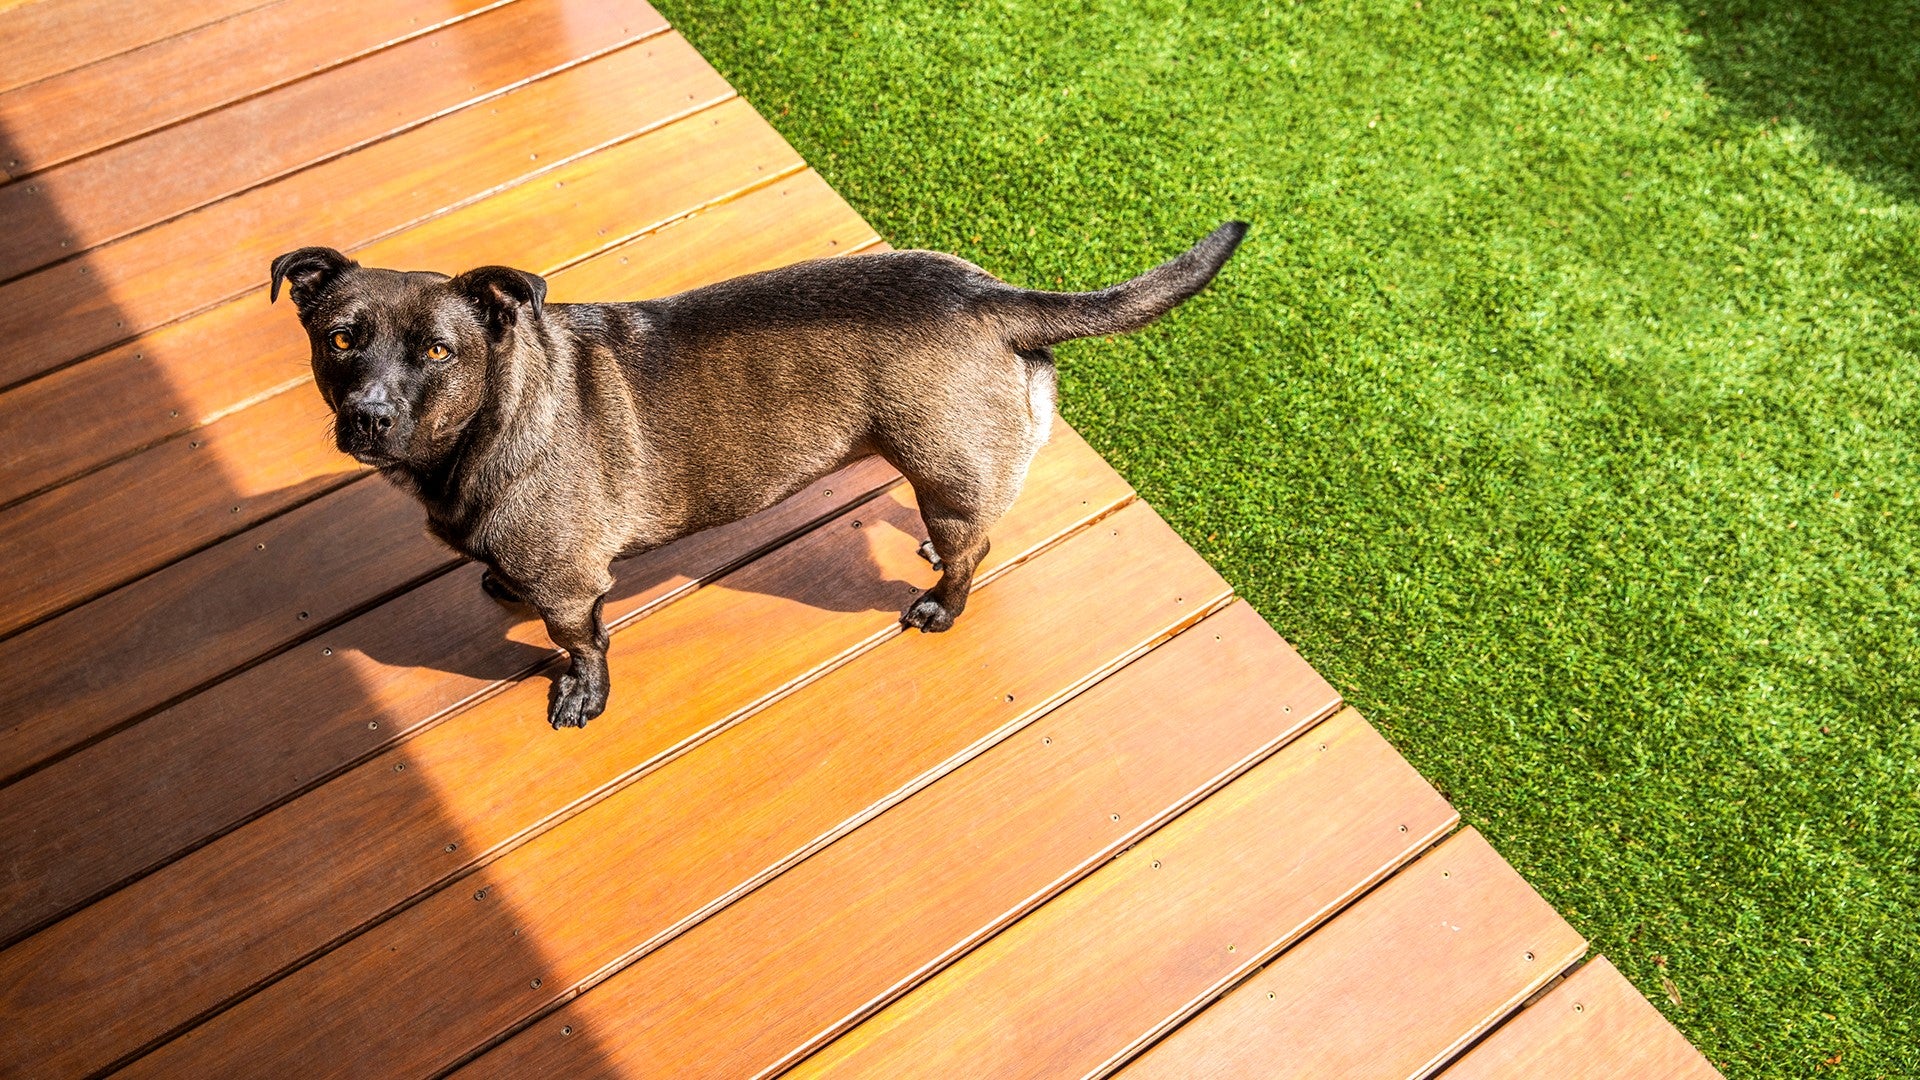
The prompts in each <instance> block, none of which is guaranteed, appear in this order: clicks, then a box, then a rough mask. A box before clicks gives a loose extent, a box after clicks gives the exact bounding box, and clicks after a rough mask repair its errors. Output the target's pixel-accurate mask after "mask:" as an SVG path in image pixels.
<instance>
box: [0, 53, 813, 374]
mask: <svg viewBox="0 0 1920 1080" xmlns="http://www.w3.org/2000/svg"><path fill="white" fill-rule="evenodd" d="M732 94H733V91H732V90H731V89H729V88H728V86H727V84H726V82H725V81H724V80H722V79H721V78H720V76H719V75H718V74H716V73H715V72H714V71H713V69H712V68H711V67H709V66H707V63H706V61H704V60H702V59H700V56H699V54H697V53H695V52H694V51H693V49H692V48H691V47H689V46H688V45H687V44H686V42H685V41H684V40H682V39H681V38H680V37H679V36H678V35H676V34H672V33H668V34H663V35H660V36H658V37H654V38H649V39H647V40H646V41H643V42H641V43H639V44H636V45H630V46H628V47H627V48H624V49H620V50H618V51H616V52H614V53H611V54H609V55H607V56H603V57H600V58H599V59H597V60H593V61H590V62H588V63H585V64H581V65H579V66H578V67H572V68H568V69H567V70H565V71H562V72H559V73H557V74H554V75H550V76H548V77H546V78H544V79H538V80H535V81H534V82H532V83H529V84H527V85H525V86H522V87H519V88H518V89H515V90H513V91H511V92H509V93H506V94H503V95H501V96H500V97H498V98H494V99H492V100H489V101H487V102H483V103H481V104H479V105H474V106H470V107H468V108H465V109H461V110H459V111H458V112H454V113H449V114H448V115H446V116H442V117H440V118H438V119H436V120H433V121H431V122H429V123H426V124H423V125H421V126H419V127H417V128H414V129H412V130H410V131H406V132H402V133H401V134H399V135H396V136H394V137H393V138H390V139H386V140H383V141H381V142H377V143H374V144H373V145H371V146H368V147H365V148H363V149H360V150H356V151H354V152H353V153H350V154H346V155H344V156H342V157H337V158H333V159H331V160H329V161H325V162H322V163H321V164H318V165H315V166H313V167H312V168H309V169H303V170H301V171H300V172H297V173H294V174H292V175H291V176H286V177H282V178H281V179H279V180H275V181H273V182H271V183H268V184H264V185H261V186H260V187H256V188H253V189H251V190H249V191H247V192H244V193H242V194H239V195H236V196H234V197H233V198H231V199H227V200H224V201H222V202H217V203H214V204H213V205H212V206H209V207H206V208H205V209H202V210H196V211H194V212H193V213H191V214H187V215H185V216H183V217H178V218H175V219H173V220H172V221H169V222H167V223H166V224H164V225H159V226H156V227H154V228H152V229H148V230H147V231H145V232H141V233H136V234H134V235H132V236H129V237H127V238H126V239H123V240H118V241H115V242H113V243H111V244H107V245H105V246H103V247H99V248H95V249H94V250H93V251H90V252H88V253H86V254H85V255H82V256H80V257H78V258H75V259H71V260H69V261H67V262H63V263H59V264H57V265H55V266H50V267H47V268H46V269H44V270H38V271H35V272H34V273H31V274H28V275H27V276H25V277H21V278H16V279H15V280H13V281H11V282H8V283H7V284H5V285H0V337H4V338H5V339H7V340H9V341H10V342H11V343H12V347H11V348H9V349H8V350H7V351H6V352H5V353H0V385H11V384H13V383H16V382H19V381H21V380H24V379H27V378H31V377H33V376H35V375H38V374H41V373H44V372H45V371H48V370H50V369H52V368H55V367H58V366H60V365H62V364H65V363H67V362H69V361H71V360H74V359H77V358H79V357H81V356H85V355H87V354H89V353H92V352H94V351H96V350H98V349H102V348H105V347H107V346H109V345H112V344H114V343H116V342H118V341H121V340H124V339H127V338H130V337H132V336H134V335H135V334H138V333H141V332H142V331H146V330H150V329H152V328H154V327H156V326H159V325H161V324H163V323H166V322H168V321H170V320H173V319H178V318H181V317H184V316H187V315H190V314H193V313H194V312H196V311H200V310H203V309H205V308H208V307H210V306H212V305H214V304H216V303H219V302H220V301H222V300H226V299H229V298H231V297H234V296H237V295H239V294H240V293H242V292H245V291H248V290H250V289H257V288H260V287H262V286H264V285H265V284H266V283H267V266H268V262H269V261H270V260H271V259H272V258H273V257H274V256H275V255H278V254H280V253H281V252H284V251H288V250H291V249H293V248H296V247H300V246H303V245H308V244H322V245H326V246H328V247H336V248H341V249H343V250H344V249H350V248H357V247H362V246H364V245H366V244H368V243H370V242H371V241H373V240H375V239H377V238H379V237H380V236H383V235H385V234H387V233H390V232H393V231H395V230H397V229H400V228H403V227H405V226H407V225H409V224H411V223H414V222H417V221H420V220H423V219H425V218H428V217H432V216H433V215H435V214H439V213H443V212H445V211H447V210H449V209H452V208H454V207H455V206H458V205H461V204H462V203H465V202H468V201H470V200H472V199H475V198H477V197H479V196H481V195H484V194H486V193H487V192H490V191H493V190H496V189H498V188H500V187H501V186H503V185H507V184H513V183H516V182H520V181H523V180H526V179H529V178H530V177H533V176H536V175H539V174H542V173H545V172H547V171H549V170H551V169H553V168H555V167H557V166H559V165H563V164H565V163H566V162H568V161H570V160H572V159H574V158H577V157H579V156H581V155H583V154H586V153H589V152H591V151H593V150H595V149H598V148H600V147H603V146H607V145H610V144H612V143H615V142H619V141H622V140H626V139H630V138H632V137H634V136H636V135H639V134H641V133H642V132H645V131H650V130H652V129H654V128H657V127H660V126H662V125H664V124H667V123H670V122H671V121H673V120H675V119H679V118H681V117H685V116H687V115H688V114H690V113H694V112H697V111H699V110H702V109H706V108H708V107H709V106H713V105H715V104H716V103H723V102H724V103H726V104H722V105H721V107H719V108H714V109H711V111H710V112H709V113H708V115H707V116H706V117H705V118H703V119H702V120H699V121H694V122H692V123H690V124H688V125H687V126H686V130H685V131H684V132H683V133H682V137H684V138H688V139H691V140H694V141H695V142H698V141H701V140H703V139H704V140H711V139H714V138H716V137H721V136H722V135H724V137H726V138H729V139H738V140H740V143H741V145H740V146H739V147H738V148H737V150H736V153H737V154H738V155H739V156H740V157H742V158H751V157H759V156H760V155H765V159H763V160H760V161H755V162H754V164H777V166H779V167H792V166H794V165H796V164H797V162H798V159H797V158H796V157H794V156H793V152H792V150H791V149H789V148H788V147H787V146H786V144H785V143H784V142H781V141H780V138H779V136H778V135H776V134H774V133H773V132H772V130H771V129H770V128H768V127H767V126H766V123H765V121H762V120H761V119H760V118H759V117H758V116H757V115H755V114H754V113H753V110H752V109H751V108H749V107H748V106H746V105H745V104H744V103H739V102H727V99H729V98H731V97H732ZM721 125H725V128H724V132H723V131H719V130H715V131H708V130H707V129H709V128H716V127H719V126H721ZM762 147H764V148H765V149H762ZM662 149H664V148H662ZM662 160H663V161H670V160H672V159H671V158H663V159H662Z"/></svg>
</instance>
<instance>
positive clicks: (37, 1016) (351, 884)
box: [0, 436, 1129, 1074]
mask: <svg viewBox="0 0 1920 1080" xmlns="http://www.w3.org/2000/svg"><path fill="white" fill-rule="evenodd" d="M1055 444H1057V445H1055ZM1055 444H1050V445H1049V447H1048V449H1047V450H1045V451H1043V452H1042V453H1041V455H1040V457H1039V459H1037V460H1036V462H1035V464H1034V470H1033V474H1032V476H1031V477H1030V478H1029V481H1028V485H1027V489H1026V494H1025V496H1024V497H1023V498H1022V500H1021V502H1020V503H1019V504H1018V505H1016V506H1015V508H1014V510H1013V511H1012V512H1011V513H1010V514H1009V515H1008V516H1007V518H1006V519H1005V520H1004V521H1003V522H1002V523H1001V525H1000V527H999V528H998V529H996V530H995V532H994V542H995V551H994V552H993V553H992V555H990V556H989V558H988V563H987V565H986V567H985V570H986V571H987V572H988V573H989V574H991V573H998V572H1000V571H1002V570H1004V569H1005V568H1006V567H1007V566H1009V565H1012V564H1014V563H1017V562H1018V561H1020V560H1021V559H1024V558H1026V557H1027V556H1029V555H1030V554H1032V553H1033V552H1035V551H1037V550H1039V549H1040V548H1042V547H1044V546H1045V545H1047V544H1050V543H1052V542H1053V541H1054V540H1055V539H1057V538H1058V537H1059V536H1061V535H1063V534H1065V533H1067V532H1070V531H1072V530H1073V529H1075V528H1078V527H1079V526H1081V525H1082V524H1084V523H1085V522H1087V521H1088V520H1090V519H1092V518H1095V517H1099V516H1102V515H1103V514H1105V513H1106V512H1107V511H1108V510H1109V509H1110V508H1111V507H1113V506H1114V505H1116V504H1118V503H1119V502H1121V501H1122V500H1124V499H1125V498H1127V497H1128V495H1129V493H1128V491H1127V489H1126V486H1125V484H1124V483H1123V482H1121V481H1120V480H1119V478H1118V477H1117V476H1115V475H1114V474H1113V473H1112V471H1111V470H1110V469H1108V468H1107V467H1106V465H1105V463H1103V462H1101V461H1100V460H1099V458H1098V457H1097V456H1093V455H1091V454H1090V452H1088V451H1086V450H1085V447H1084V445H1083V444H1079V443H1077V441H1072V440H1063V439H1061V438H1060V437H1058V436H1056V438H1055ZM855 521H858V522H860V523H861V524H860V526H859V527H857V528H856V527H855V526H854V524H853V523H854V522H855ZM920 529H921V526H920V520H919V515H918V513H917V511H915V509H914V508H913V504H912V502H911V501H910V499H909V498H908V496H907V494H906V492H905V491H904V490H903V489H894V490H893V491H891V492H889V493H888V494H886V495H884V496H881V497H879V498H876V499H875V500H873V501H871V502H868V503H866V504H865V505H863V506H861V507H859V508H858V509H856V510H853V511H850V512H849V513H848V514H847V515H844V516H843V517H842V518H839V519H836V520H835V521H832V522H829V523H827V524H826V525H823V526H821V527H820V528H818V529H815V530H813V531H811V532H809V533H807V534H805V535H804V536H802V537H800V538H799V539H797V540H795V541H794V542H792V543H789V544H786V545H784V546H782V547H780V548H778V549H776V550H775V551H773V552H771V553H769V554H767V555H765V556H762V557H761V558H759V559H757V560H755V561H754V562H752V563H750V564H748V565H747V566H746V567H744V568H742V569H740V570H737V571H735V572H733V573H732V574H729V575H727V576H726V577H725V578H723V579H722V580H721V581H719V582H717V583H715V584H714V585H710V586H708V587H706V588H704V589H700V590H698V591H696V592H695V593H693V594H692V595H690V596H688V597H686V598H685V599H683V600H680V601H679V602H677V603H674V604H670V605H668V606H667V607H666V608H664V609H662V610H660V611H659V612H657V613H655V614H653V615H651V616H649V617H647V618H645V619H641V620H639V621H638V622H635V623H633V624H632V625H631V626H629V627H627V628H626V629H624V630H622V631H620V632H616V633H615V634H614V635H613V637H612V647H611V649H610V650H609V653H608V663H609V667H610V669H611V671H612V677H613V686H614V691H613V696H612V699H611V703H610V705H609V707H608V712H607V714H606V715H604V716H602V717H601V718H600V719H599V720H597V721H595V723H594V726H593V727H592V728H590V729H588V731H589V732H590V734H589V735H588V736H587V737H586V738H579V737H569V736H568V734H566V733H562V734H560V735H557V736H556V734H555V733H554V732H553V731H552V730H551V729H549V728H548V727H547V726H546V721H545V716H546V699H547V682H546V680H544V679H533V680H527V681H523V682H518V683H514V684H511V685H509V686H507V687H506V688H505V689H504V690H503V691H502V692H501V693H499V694H497V695H495V696H492V697H489V698H487V699H486V700H485V701H482V702H479V703H478V704H476V705H474V706H472V707H470V708H468V709H466V710H464V711H461V712H458V713H456V714H454V715H452V716H450V717H448V718H447V719H445V720H444V721H441V722H438V723H435V724H432V725H429V726H426V727H425V729H424V730H422V731H419V732H418V733H416V734H415V735H414V736H413V737H412V738H411V739H409V740H408V741H406V742H404V743H402V744H401V745H400V746H398V747H396V748H395V749H393V750H390V751H387V752H385V753H383V754H380V755H378V756H375V757H373V758H370V759H368V760H366V761H364V762H363V763H362V764H360V765H358V766H356V767H355V768H354V769H352V770H351V771H349V772H347V773H345V774H343V775H341V776H339V777H338V778H336V779H334V780H332V781H330V782H328V783H326V784H324V785H322V786H320V787H318V788H316V789H314V790H312V791H310V792H308V793H306V794H305V795H303V796H302V797H301V798H299V799H296V800H294V801H293V802H291V803H288V804H286V805H285V806H282V807H280V808H279V809H277V810H275V811H274V812H272V813H269V814H266V815H265V816H263V817H260V818H257V819H255V820H254V821H251V822H249V823H248V824H247V825H245V826H244V827H242V828H240V829H237V830H235V831H234V832H231V833H229V834H227V835H226V836H224V837H222V838H221V839H219V840H217V841H215V842H214V843H212V844H210V845H208V846H206V847H203V848H201V849H199V850H198V851H195V852H193V853H192V854H191V855H188V856H186V857H185V858H183V859H181V860H179V861H178V862H174V863H172V864H170V865H168V866H166V867H165V868H163V869H162V870H160V871H158V872H156V873H154V874H152V875H150V876H147V877H144V878H142V879H140V880H139V881H136V882H134V883H133V884H131V885H129V886H127V887H126V888H124V889H121V890H120V891H118V892H115V893H113V894H112V895H110V896H107V897H104V898H103V899H101V900H99V901H97V902H96V903H94V904H92V905H91V906H89V907H87V908H84V909H82V910H81V911H79V912H77V913H75V914H74V915H72V916H70V917H69V918H67V919H64V920H62V921H60V922H58V923H55V924H53V925H52V926H49V927H47V928H46V929H45V930H42V931H40V932H39V933H37V934H35V935H34V936H32V937H30V938H27V939H25V940H24V941H21V942H19V943H18V944H16V945H14V946H12V947H11V948H9V949H7V950H6V951H5V952H3V953H0V1032H3V1033H5V1034H4V1035H0V1038H11V1039H13V1040H15V1045H14V1046H13V1047H12V1048H11V1049H12V1052H11V1053H0V1059H11V1060H16V1061H39V1062H43V1063H44V1064H45V1066H46V1071H47V1072H50V1073H55V1074H62V1073H66V1072H86V1071H90V1070H92V1069H96V1068H99V1067H102V1066H104V1065H106V1064H108V1063H110V1062H112V1061H114V1060H116V1059H118V1058H120V1057H122V1056H123V1055H125V1054H127V1053H130V1052H132V1051H134V1050H137V1049H138V1048H140V1047H141V1046H143V1045H145V1044H147V1043H148V1042H150V1041H151V1040H153V1039H156V1038H159V1037H161V1036H163V1035H165V1034H167V1033H168V1032H170V1031H172V1030H174V1029H175V1028H177V1027H178V1026H179V1025H181V1024H184V1023H186V1022H188V1021H190V1020H193V1019H194V1018H195V1017H197V1016H199V1015H200V1014H202V1013H203V1012H205V1011H206V1010H208V1009H211V1008H214V1007H216V1006H218V1005H220V1004H221V1003H222V1002H225V1001H227V1000H229V999H231V998H232V997H233V996H235V995H237V994H240V993H243V992H245V991H247V990H248V989H249V988H252V987H254V986H257V985H259V984H260V983H261V982H263V981H266V980H268V979H270V978H273V977H275V976H276V975H277V974H278V973H281V972H283V971H284V970H286V969H287V968H289V967H290V966H292V965H296V964H298V963H300V962H302V961H303V960H304V958H307V957H309V956H310V955H311V954H313V953H314V952H315V951H317V950H321V949H324V948H326V947H328V945H329V944H330V943H332V942H335V941H337V940H339V939H340V938H342V937H343V936H344V935H348V934H350V933H352V932H354V931H355V930H357V929H358V928H360V927H363V926H366V925H368V924H370V923H372V922H375V921H377V920H379V919H380V918H382V917H383V916H384V915H385V913H387V912H389V911H391V910H392V909H393V908H394V907H395V906H396V905H398V904H402V903H405V902H406V901H407V900H409V899H410V898H412V897H415V896H417V895H419V894H420V893H422V892H424V891H427V890H431V889H433V888H435V887H437V886H438V885H439V884H440V883H443V882H445V881H446V880H447V879H448V878H449V877H450V876H453V875H456V874H458V873H461V872H462V871H464V870H465V869H467V868H470V867H472V866H473V865H474V863H475V861H476V860H477V859H480V858H482V857H485V856H488V855H490V854H491V853H495V852H498V851H500V850H503V849H505V848H507V847H510V846H513V845H515V844H518V843H520V842H522V841H524V840H525V839H527V838H528V837H529V836H530V835H533V834H536V833H537V832H538V831H539V830H541V829H544V828H546V827H547V826H549V825H551V824H553V823H554V822H555V820H556V819H557V818H559V817H561V816H564V815H565V814H568V813H572V812H573V811H574V810H576V809H578V808H579V807H581V806H584V805H586V804H588V803H590V802H591V801H593V800H595V799H598V798H600V797H603V796H604V795H606V794H608V793H609V791H610V790H611V789H612V788H613V787H614V786H617V785H618V784H621V783H625V782H627V781H629V780H631V779H632V778H633V777H634V776H636V775H638V774H639V773H641V772H642V771H644V770H646V769H650V768H653V767H655V766H657V765H658V764H659V763H661V762H663V761H665V760H668V759H670V758H671V757H672V756H674V755H676V754H678V753H681V752H683V751H684V750H685V749H687V748H688V747H689V746H691V745H692V744H694V743H696V742H698V741H699V740H700V739H702V738H704V737H706V735H708V734H710V733H711V732H713V731H716V730H719V729H720V728H723V727H725V726H727V725H729V724H731V723H733V722H736V721H737V720H738V719H740V718H741V717H743V716H745V715H747V714H749V713H751V712H753V711H755V710H757V709H759V708H761V707H764V706H765V705H766V704H768V703H770V702H771V701H773V700H776V699H778V698H779V697H780V696H781V695H783V694H785V693H787V692H789V691H790V690H792V689H793V688H795V687H796V686H797V685H801V684H804V683H805V682H806V681H808V680H809V679H811V678H813V677H816V676H817V675H818V674H819V673H820V672H822V671H824V670H826V669H829V668H831V667H834V666H837V665H838V664H840V663H842V662H844V661H845V660H847V659H848V658H850V657H852V656H853V655H855V654H857V653H859V652H861V651H864V650H865V649H867V648H870V647H872V646H873V645H876V644H878V643H879V642H881V641H884V640H886V639H888V638H890V637H892V636H894V635H895V634H897V633H898V632H899V623H898V613H899V611H900V609H901V608H902V607H904V606H905V604H906V601H907V600H908V599H909V598H910V597H911V595H912V594H913V592H914V591H915V590H917V589H924V588H927V587H929V586H931V585H932V583H933V580H934V578H935V576H936V575H935V574H934V572H933V571H932V570H931V569H930V568H929V567H928V566H927V565H926V563H925V562H924V561H923V560H921V559H920V557H919V556H918V555H917V554H916V549H917V547H918V545H919V543H920V538H921V537H922V536H923V535H924V534H923V533H922V532H921V531H920ZM982 576H983V577H987V576H988V575H987V574H983V575H982ZM976 580H979V579H976ZM321 640H322V641H324V640H326V639H324V638H323V639H321ZM312 647H313V645H312V644H310V645H309V646H308V648H312ZM339 655H340V653H339V652H338V651H336V657H338V656H339ZM417 722H418V718H416V717H408V716H398V717H387V718H385V719H384V720H373V721H369V722H368V723H370V724H377V725H381V726H385V724H387V723H394V724H413V723H417ZM136 730H137V729H136ZM373 733H375V734H377V730H375V731H374V732H373ZM396 766H399V767H400V768H396ZM449 845H452V846H453V850H448V846H449ZM322 867H323V868H324V873H316V872H315V869H316V868H322ZM70 985H84V986H86V987H87V988H88V993H89V998H90V1008H89V1009H87V1010H76V1009H73V1008H72V1007H71V1003H70V1001H69V1000H68V999H67V998H66V996H65V995H64V994H63V993H61V992H60V989H59V988H61V987H63V986H70ZM0 1048H5V1047H4V1045H0Z"/></svg>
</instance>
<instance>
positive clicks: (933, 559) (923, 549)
mask: <svg viewBox="0 0 1920 1080" xmlns="http://www.w3.org/2000/svg"><path fill="white" fill-rule="evenodd" d="M920 557H921V558H923V559H925V560H927V562H928V563H930V564H932V566H933V568H934V569H935V570H945V569H946V568H947V564H946V563H943V562H941V561H940V553H939V552H937V551H935V550H933V541H931V540H922V541H920Z"/></svg>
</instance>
